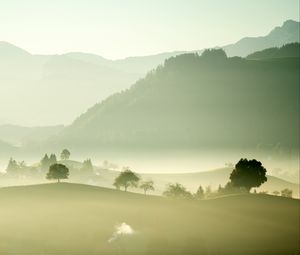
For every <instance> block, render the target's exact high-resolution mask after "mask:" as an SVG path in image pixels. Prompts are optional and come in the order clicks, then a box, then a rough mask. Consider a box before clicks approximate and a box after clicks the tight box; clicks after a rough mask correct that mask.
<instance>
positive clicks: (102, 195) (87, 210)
mask: <svg viewBox="0 0 300 255" xmlns="http://www.w3.org/2000/svg"><path fill="white" fill-rule="evenodd" d="M0 198H1V204H2V209H1V211H0V225H1V233H0V251H1V254H20V253H22V254H23V255H27V254H28V255H29V254H30V255H36V254H41V253H42V254H45V255H50V254H56V255H66V254H75V255H76V254H78V255H79V254H81V255H82V254H89V255H94V254H107V255H112V254H131V255H135V254H136V255H137V254H138V255H144V254H147V255H152V254H164V255H169V254H172V255H173V254H178V255H179V254H182V255H183V254H199V253H201V254H211V255H214V254H220V252H221V253H222V254H246V253H248V254H254V253H255V254H295V253H297V252H299V246H298V242H297V241H298V236H299V229H298V224H297V223H298V220H299V218H298V201H297V200H292V199H284V198H279V197H271V196H264V195H256V196H254V195H243V196H231V197H223V198H219V199H214V200H207V201H199V202H198V201H191V202H189V201H171V200H167V199H164V198H159V197H150V196H147V197H145V196H143V195H138V194H131V193H125V192H119V191H114V190H110V189H103V188H96V187H91V186H85V185H75V184H60V185H56V184H49V185H36V186H27V187H12V188H2V189H0ZM122 222H125V223H127V224H129V225H130V226H131V227H132V228H133V230H134V231H136V232H135V234H133V235H127V236H126V235H123V236H117V238H116V239H114V241H112V242H108V240H109V239H110V238H111V237H112V235H113V233H114V231H115V226H116V224H118V223H122ZM54 237H55V238H54ZM249 243H255V245H250V246H249V245H248V244H249Z"/></svg>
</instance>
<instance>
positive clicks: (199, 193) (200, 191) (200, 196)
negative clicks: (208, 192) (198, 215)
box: [195, 185, 204, 199]
mask: <svg viewBox="0 0 300 255" xmlns="http://www.w3.org/2000/svg"><path fill="white" fill-rule="evenodd" d="M195 198H196V199H203V198H204V189H203V188H202V186H201V185H200V186H199V188H198V189H197V192H196V194H195Z"/></svg>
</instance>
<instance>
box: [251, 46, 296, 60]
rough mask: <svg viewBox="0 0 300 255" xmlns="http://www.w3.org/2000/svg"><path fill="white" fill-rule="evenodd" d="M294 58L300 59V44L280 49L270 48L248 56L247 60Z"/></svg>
mask: <svg viewBox="0 0 300 255" xmlns="http://www.w3.org/2000/svg"><path fill="white" fill-rule="evenodd" d="M286 57H290V58H294V57H298V58H299V57H300V43H290V44H286V45H283V46H282V47H280V48H269V49H265V50H262V51H258V52H254V53H252V54H250V55H248V56H247V59H254V60H255V59H268V58H269V59H272V58H286Z"/></svg>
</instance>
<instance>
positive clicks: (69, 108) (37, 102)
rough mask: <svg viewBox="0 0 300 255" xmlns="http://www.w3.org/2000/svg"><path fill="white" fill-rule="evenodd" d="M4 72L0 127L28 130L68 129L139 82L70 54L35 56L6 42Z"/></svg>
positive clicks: (0, 54) (0, 60)
mask: <svg viewBox="0 0 300 255" xmlns="http://www.w3.org/2000/svg"><path fill="white" fill-rule="evenodd" d="M0 69H1V73H0V83H1V87H0V101H1V104H2V105H4V106H5V107H1V108H0V116H1V117H0V119H1V122H2V123H4V124H7V123H16V124H22V125H25V126H41V125H43V126H47V125H53V124H54V125H56V124H58V123H60V124H61V123H62V124H65V123H67V124H68V123H70V122H71V121H72V120H73V119H74V118H75V117H76V116H77V115H78V114H80V113H81V112H83V111H84V110H85V109H87V108H88V107H90V105H91V104H94V103H95V102H98V101H99V100H101V99H103V98H105V97H107V96H109V95H111V94H112V93H115V92H118V91H120V90H123V89H125V88H127V87H129V86H130V84H132V83H133V82H135V81H136V80H137V78H138V77H139V75H136V74H130V73H124V72H123V71H119V70H116V69H113V68H111V67H109V66H106V65H100V64H93V63H90V62H86V61H81V60H77V59H74V58H71V57H68V56H67V55H50V56H47V55H32V54H29V53H27V52H25V51H23V50H22V49H20V48H17V47H15V46H12V45H10V44H8V43H4V42H2V43H1V44H0Z"/></svg>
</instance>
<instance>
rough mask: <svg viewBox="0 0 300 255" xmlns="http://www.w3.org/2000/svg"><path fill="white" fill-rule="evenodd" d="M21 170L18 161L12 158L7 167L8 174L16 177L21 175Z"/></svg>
mask: <svg viewBox="0 0 300 255" xmlns="http://www.w3.org/2000/svg"><path fill="white" fill-rule="evenodd" d="M19 170H20V166H19V165H18V163H17V161H16V160H14V159H13V158H10V159H9V162H8V165H7V167H6V173H7V174H10V175H16V174H18V173H19Z"/></svg>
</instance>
